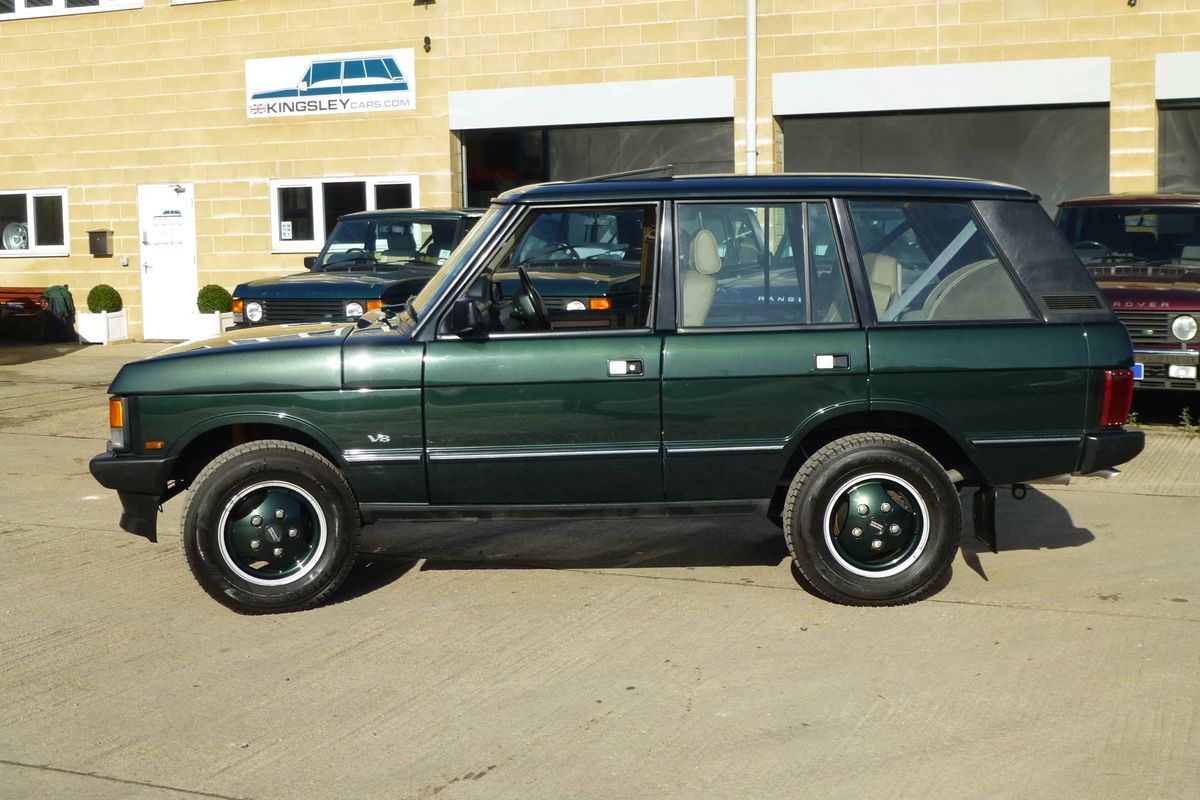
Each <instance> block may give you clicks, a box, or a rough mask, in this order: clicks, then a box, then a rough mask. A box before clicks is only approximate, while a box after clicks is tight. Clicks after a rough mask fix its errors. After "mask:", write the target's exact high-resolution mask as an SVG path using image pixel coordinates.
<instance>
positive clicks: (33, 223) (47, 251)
mask: <svg viewBox="0 0 1200 800" xmlns="http://www.w3.org/2000/svg"><path fill="white" fill-rule="evenodd" d="M14 194H23V195H25V219H26V220H28V222H26V225H28V226H29V233H28V235H29V249H28V250H3V249H0V258H39V257H45V256H69V255H71V213H70V207H69V204H68V203H67V190H66V189H65V188H60V189H0V196H7V195H14ZM35 197H58V198H61V199H62V229H63V243H62V244H55V245H42V246H38V245H37V244H36V242H37V217H36V216H35V215H34V213H33V200H34V198H35ZM3 228H4V223H3V222H2V221H0V233H2V232H3Z"/></svg>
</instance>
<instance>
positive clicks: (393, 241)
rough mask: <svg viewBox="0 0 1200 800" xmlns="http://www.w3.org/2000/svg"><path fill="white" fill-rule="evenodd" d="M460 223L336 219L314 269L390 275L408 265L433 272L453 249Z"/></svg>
mask: <svg viewBox="0 0 1200 800" xmlns="http://www.w3.org/2000/svg"><path fill="white" fill-rule="evenodd" d="M458 226H459V220H457V219H435V218H420V217H396V216H385V217H354V218H353V219H341V220H338V223H337V225H335V226H334V228H333V233H332V234H330V236H329V240H328V241H327V242H326V243H325V249H324V250H322V251H321V255H320V256H318V257H317V261H316V263H315V264H314V265H313V269H314V270H317V271H321V272H344V271H349V270H353V271H354V272H389V271H392V270H395V269H399V268H400V267H405V266H409V265H415V266H425V267H428V268H429V269H430V271H432V270H433V269H434V268H436V267H438V266H439V265H441V264H444V263H445V261H446V259H447V258H448V257H449V256H450V253H451V251H452V250H454V245H455V239H456V238H457V236H458Z"/></svg>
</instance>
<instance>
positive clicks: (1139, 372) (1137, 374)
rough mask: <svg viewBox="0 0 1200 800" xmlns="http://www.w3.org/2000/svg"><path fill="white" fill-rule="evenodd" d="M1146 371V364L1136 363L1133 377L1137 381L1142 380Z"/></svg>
mask: <svg viewBox="0 0 1200 800" xmlns="http://www.w3.org/2000/svg"><path fill="white" fill-rule="evenodd" d="M1145 372H1146V367H1145V365H1144V364H1137V363H1135V364H1134V365H1133V379H1134V380H1135V381H1140V380H1141V379H1142V376H1143V375H1145Z"/></svg>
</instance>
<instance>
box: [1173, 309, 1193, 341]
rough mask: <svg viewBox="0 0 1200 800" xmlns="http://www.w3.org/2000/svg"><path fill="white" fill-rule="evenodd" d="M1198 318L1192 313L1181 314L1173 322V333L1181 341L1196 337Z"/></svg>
mask: <svg viewBox="0 0 1200 800" xmlns="http://www.w3.org/2000/svg"><path fill="white" fill-rule="evenodd" d="M1196 328H1197V326H1196V318H1195V317H1193V316H1192V315H1191V314H1181V315H1179V316H1178V317H1176V318H1175V321H1174V322H1172V323H1171V333H1173V334H1175V338H1176V339H1178V340H1179V341H1181V342H1186V341H1189V340H1191V339H1194V338H1196Z"/></svg>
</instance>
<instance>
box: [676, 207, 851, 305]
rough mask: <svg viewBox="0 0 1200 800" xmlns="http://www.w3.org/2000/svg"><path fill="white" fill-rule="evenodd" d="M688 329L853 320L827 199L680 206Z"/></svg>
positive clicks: (682, 289) (682, 283)
mask: <svg viewBox="0 0 1200 800" xmlns="http://www.w3.org/2000/svg"><path fill="white" fill-rule="evenodd" d="M678 252H679V310H680V327H684V328H701V327H703V328H732V327H761V326H776V325H778V326H794V325H810V324H836V323H846V322H853V321H854V317H853V315H852V313H851V311H850V298H849V292H848V290H847V288H846V278H845V271H844V269H843V267H842V261H841V258H840V256H839V254H838V248H837V244H836V242H835V241H834V238H833V225H832V222H831V217H830V214H829V207H828V206H827V205H826V204H825V203H820V202H816V203H778V204H770V205H759V204H741V203H737V204H733V203H687V204H681V205H680V206H679V248H678Z"/></svg>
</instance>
